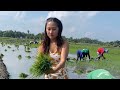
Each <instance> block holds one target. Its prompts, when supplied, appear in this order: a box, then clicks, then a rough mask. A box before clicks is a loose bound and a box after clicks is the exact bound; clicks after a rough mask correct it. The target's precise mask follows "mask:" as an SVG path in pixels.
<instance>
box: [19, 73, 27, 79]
mask: <svg viewBox="0 0 120 90" xmlns="http://www.w3.org/2000/svg"><path fill="white" fill-rule="evenodd" d="M27 76H28V74H25V73H20V75H19V77H20V79H25V78H26V77H27Z"/></svg>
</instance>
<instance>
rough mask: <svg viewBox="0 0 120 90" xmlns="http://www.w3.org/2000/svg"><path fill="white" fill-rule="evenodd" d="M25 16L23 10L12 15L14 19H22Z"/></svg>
mask: <svg viewBox="0 0 120 90" xmlns="http://www.w3.org/2000/svg"><path fill="white" fill-rule="evenodd" d="M25 16H26V12H25V11H17V13H16V15H15V16H14V19H15V20H21V19H24V17H25Z"/></svg>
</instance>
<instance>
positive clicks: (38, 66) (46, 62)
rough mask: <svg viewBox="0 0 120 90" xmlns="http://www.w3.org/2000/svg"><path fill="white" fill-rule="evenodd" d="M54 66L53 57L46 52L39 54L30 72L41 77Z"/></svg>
mask: <svg viewBox="0 0 120 90" xmlns="http://www.w3.org/2000/svg"><path fill="white" fill-rule="evenodd" d="M51 66H52V62H51V58H50V57H49V56H48V55H46V54H38V55H37V56H36V60H35V62H34V64H33V65H32V66H31V68H30V73H31V74H32V75H33V76H35V77H40V76H41V75H43V74H44V73H45V72H46V71H47V70H49V69H50V68H51Z"/></svg>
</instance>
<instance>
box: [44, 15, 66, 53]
mask: <svg viewBox="0 0 120 90" xmlns="http://www.w3.org/2000/svg"><path fill="white" fill-rule="evenodd" d="M51 21H53V22H55V23H56V25H57V26H58V29H59V30H58V36H57V47H58V48H60V47H61V46H62V45H63V42H64V40H63V38H62V36H61V33H62V30H63V25H62V22H61V21H60V20H59V19H57V18H54V17H50V18H48V19H47V20H46V24H45V31H44V32H45V33H44V39H43V42H42V43H43V48H44V53H45V54H48V53H49V49H50V38H49V37H48V36H47V32H46V26H47V23H48V22H51Z"/></svg>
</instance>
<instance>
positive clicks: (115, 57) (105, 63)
mask: <svg viewBox="0 0 120 90" xmlns="http://www.w3.org/2000/svg"><path fill="white" fill-rule="evenodd" d="M98 47H105V48H107V49H109V52H108V53H105V54H104V56H105V57H106V59H105V60H103V59H102V58H101V59H100V60H99V61H95V58H96V57H97V49H98ZM83 48H88V49H89V50H90V55H91V58H92V59H91V60H90V62H86V61H78V62H76V61H75V60H73V61H72V62H71V61H68V62H67V63H68V65H69V66H75V67H76V69H75V72H76V73H78V74H80V73H83V72H86V71H85V70H87V68H88V66H89V68H90V67H91V68H92V69H106V70H108V71H109V72H111V74H113V75H118V76H119V74H120V71H119V70H120V56H119V55H120V48H119V47H112V46H106V45H99V44H83V43H80V44H75V43H70V50H69V53H72V54H76V51H77V50H78V49H79V50H81V49H83ZM71 60H72V59H71ZM84 67H85V68H84ZM81 68H82V69H81ZM83 68H84V69H83Z"/></svg>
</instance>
